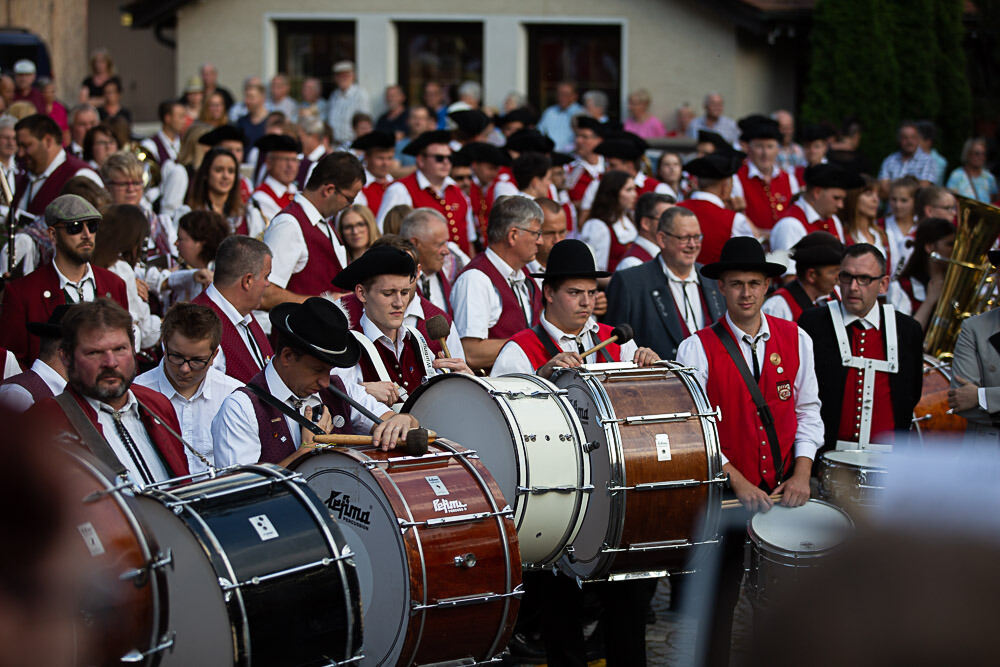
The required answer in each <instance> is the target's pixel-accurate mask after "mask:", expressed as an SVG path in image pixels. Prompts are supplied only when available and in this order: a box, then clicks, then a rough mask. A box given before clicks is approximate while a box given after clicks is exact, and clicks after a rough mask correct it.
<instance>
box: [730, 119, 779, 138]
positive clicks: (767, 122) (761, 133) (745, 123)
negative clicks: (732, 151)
mask: <svg viewBox="0 0 1000 667" xmlns="http://www.w3.org/2000/svg"><path fill="white" fill-rule="evenodd" d="M739 126H740V130H741V132H742V133H741V134H740V141H753V140H754V139H776V140H777V141H781V129H780V127H779V126H778V121H776V120H774V119H773V118H768V117H767V116H761V115H760V114H754V115H752V116H747V117H746V118H743V119H741V120H740V121H739Z"/></svg>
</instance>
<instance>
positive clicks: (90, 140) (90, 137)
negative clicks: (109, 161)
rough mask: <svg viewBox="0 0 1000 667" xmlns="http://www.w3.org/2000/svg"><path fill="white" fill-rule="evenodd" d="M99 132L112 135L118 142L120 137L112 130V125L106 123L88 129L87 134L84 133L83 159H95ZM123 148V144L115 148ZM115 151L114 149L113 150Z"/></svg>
mask: <svg viewBox="0 0 1000 667" xmlns="http://www.w3.org/2000/svg"><path fill="white" fill-rule="evenodd" d="M98 134H103V135H105V136H108V137H111V138H112V139H114V140H115V143H116V144H117V143H118V137H116V136H115V133H114V132H112V131H111V127H110V126H109V125H107V124H105V123H101V124H100V125H95V126H94V127H92V128H90V129H89V130H87V134H85V135H83V146H82V148H83V159H84V160H86V161H88V162H90V161H92V160H93V159H94V141H95V140H96V137H97V135H98ZM118 150H121V145H119V146H118V148H116V149H115V151H118ZM112 152H114V151H112Z"/></svg>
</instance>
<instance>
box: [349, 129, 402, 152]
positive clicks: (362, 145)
mask: <svg viewBox="0 0 1000 667" xmlns="http://www.w3.org/2000/svg"><path fill="white" fill-rule="evenodd" d="M395 146H396V137H395V135H393V134H390V133H389V132H382V131H381V130H375V131H374V132H369V133H368V134H363V135H361V136H360V137H358V138H357V139H355V140H354V142H353V143H352V144H351V148H354V149H356V150H359V151H370V150H372V149H373V148H387V149H392V148H395Z"/></svg>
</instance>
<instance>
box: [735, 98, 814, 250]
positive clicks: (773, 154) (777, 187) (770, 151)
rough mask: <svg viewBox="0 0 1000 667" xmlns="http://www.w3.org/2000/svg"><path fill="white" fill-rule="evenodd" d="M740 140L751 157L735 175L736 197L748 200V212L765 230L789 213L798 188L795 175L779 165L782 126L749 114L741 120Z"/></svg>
mask: <svg viewBox="0 0 1000 667" xmlns="http://www.w3.org/2000/svg"><path fill="white" fill-rule="evenodd" d="M740 129H741V130H742V134H741V135H740V141H743V142H745V143H746V144H747V146H748V148H747V150H748V155H749V160H747V162H746V164H744V165H743V166H742V167H740V170H739V171H738V172H736V176H734V177H733V195H732V196H733V199H742V200H743V201H745V202H746V211H745V213H746V216H747V217H748V218H750V222H752V223H753V225H754V227H756V228H757V229H759V230H761V231H762V232H764V233H765V234H766V233H767V232H769V231H770V229H771V228H772V227H774V224H775V223H776V222H778V220H780V219H781V218H783V217H784V216H786V215H787V212H786V211H787V209H788V207H789V206H791V204H792V196H793V195H795V194H796V193H797V192H798V191H799V184H798V181H796V180H795V177H794V176H790V175H789V174H788V173H787V172H784V171H782V170H781V168H780V167H778V148H779V147H780V142H781V130H780V129H779V128H778V121H776V120H772V119H770V118H767V117H765V116H748V117H747V118H744V119H743V120H741V121H740Z"/></svg>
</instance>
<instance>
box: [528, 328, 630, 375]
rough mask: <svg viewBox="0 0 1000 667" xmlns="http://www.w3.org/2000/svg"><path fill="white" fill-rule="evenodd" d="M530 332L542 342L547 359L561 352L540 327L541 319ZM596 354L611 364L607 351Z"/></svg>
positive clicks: (603, 349) (604, 349)
mask: <svg viewBox="0 0 1000 667" xmlns="http://www.w3.org/2000/svg"><path fill="white" fill-rule="evenodd" d="M531 330H532V331H533V332H534V333H535V335H536V336H538V340H540V341H542V347H544V348H545V351H546V352H547V353H548V355H549V359H551V358H552V357H554V356H556V355H557V354H559V353H560V352H562V350H560V349H559V348H558V347H557V346H556V344H555V341H553V340H552V336H550V335H549V332H548V331H546V330H545V327H543V326H542V319H541V318H538V324H536V325H535V326H533V327H531ZM598 342H600V341H598ZM598 352H599V353H600V354H601V356H602V357H603V358H604V361H605V362H606V363H609V364H610V363H613V360H612V359H611V355H610V354H608V351H607V349H606V348H603V347H602V348H601V349H600V350H598ZM586 361H587V360H586V359H584V362H586ZM535 372H538V369H537V368H536V369H535Z"/></svg>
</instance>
